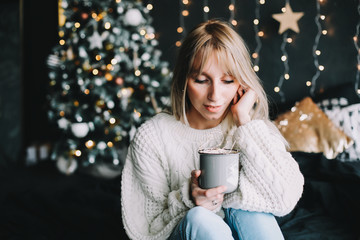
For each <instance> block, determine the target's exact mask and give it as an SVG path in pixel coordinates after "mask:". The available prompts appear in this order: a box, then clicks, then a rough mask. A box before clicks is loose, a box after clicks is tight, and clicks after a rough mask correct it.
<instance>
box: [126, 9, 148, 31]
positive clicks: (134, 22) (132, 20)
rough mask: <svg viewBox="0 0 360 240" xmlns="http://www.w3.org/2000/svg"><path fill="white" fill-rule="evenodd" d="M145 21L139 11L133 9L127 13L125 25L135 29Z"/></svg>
mask: <svg viewBox="0 0 360 240" xmlns="http://www.w3.org/2000/svg"><path fill="white" fill-rule="evenodd" d="M142 21H143V16H142V14H141V12H140V11H139V9H136V8H132V9H129V10H127V11H126V13H125V16H124V23H125V24H126V25H130V26H133V27H136V26H139V24H140V23H141V22H142Z"/></svg>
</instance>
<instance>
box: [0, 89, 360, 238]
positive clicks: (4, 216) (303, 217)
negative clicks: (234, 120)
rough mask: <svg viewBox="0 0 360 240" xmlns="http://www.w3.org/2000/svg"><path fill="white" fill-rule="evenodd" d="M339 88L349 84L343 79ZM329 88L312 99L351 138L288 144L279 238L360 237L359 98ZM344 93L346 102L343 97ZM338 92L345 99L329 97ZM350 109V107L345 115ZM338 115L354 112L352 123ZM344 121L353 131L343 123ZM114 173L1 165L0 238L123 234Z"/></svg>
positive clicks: (53, 166) (279, 111)
mask: <svg viewBox="0 0 360 240" xmlns="http://www.w3.org/2000/svg"><path fill="white" fill-rule="evenodd" d="M344 89H347V90H346V91H349V86H347V87H345V88H344ZM351 89H352V90H353V88H351ZM334 92H336V94H338V96H334V95H331V96H329V95H326V94H324V95H323V96H322V97H321V98H312V100H313V102H314V103H315V104H316V106H317V107H318V108H319V109H321V111H322V112H324V113H326V111H327V116H331V118H332V119H331V118H330V117H328V120H329V121H331V122H333V123H334V122H335V121H338V123H336V124H335V125H336V127H337V128H338V129H341V131H342V132H343V133H347V134H345V135H346V136H349V135H352V134H354V135H353V136H350V137H351V140H352V141H354V139H355V141H354V142H353V144H352V145H351V148H347V149H345V150H344V151H342V152H339V153H337V154H336V156H335V157H334V154H333V155H326V154H325V152H321V151H320V152H309V151H308V150H307V149H303V150H301V148H300V149H295V150H294V149H293V150H292V151H291V153H292V155H293V157H294V158H295V159H296V161H297V162H298V163H299V166H300V169H301V171H302V173H303V175H304V176H305V186H304V193H303V196H302V198H301V199H300V201H299V202H298V204H297V206H296V207H295V209H294V210H293V211H292V212H291V213H290V214H288V215H286V216H284V217H279V218H277V221H278V222H279V225H280V227H281V229H282V231H283V233H284V236H285V239H290V240H300V239H301V240H312V239H314V240H315V239H316V240H320V239H325V240H359V239H360V159H358V156H357V155H356V154H357V153H358V152H357V149H358V147H359V145H358V144H356V143H357V141H358V140H357V139H358V135H359V132H357V131H358V129H360V128H358V127H359V125H356V124H359V123H358V122H359V121H360V118H358V117H356V116H355V117H354V118H352V117H353V116H354V114H355V113H356V114H359V111H357V112H356V109H358V110H359V108H355V107H354V106H356V107H358V106H359V105H358V104H359V102H360V100H359V98H358V96H357V95H356V94H355V95H354V94H353V95H351V94H349V92H341V88H339V87H338V88H337V89H336V91H333V93H334ZM343 96H346V102H344V101H341V99H340V98H343ZM336 98H338V101H337V103H340V102H342V103H344V104H342V105H341V104H340V105H341V106H340V105H339V104H338V105H336V104H334V103H336V101H333V100H332V99H336ZM328 103H331V104H328ZM345 103H346V104H345ZM330 105H331V106H330ZM294 106H295V105H294ZM282 107H283V108H281V106H280V105H278V106H277V107H276V109H275V110H274V108H273V111H272V113H273V117H274V118H273V119H274V122H276V121H277V120H279V116H284V115H282V114H290V113H291V112H294V111H293V110H294V109H293V107H291V105H289V106H286V107H284V106H282ZM349 108H351V109H355V112H352V114H349V111H348V109H349ZM298 109H299V108H298ZM274 113H276V114H274ZM303 113H304V112H302V114H303ZM331 114H333V115H331ZM344 114H345V115H346V114H347V115H349V117H350V118H351V119H352V120H351V121H350V123H349V120H346V119H345V117H344ZM308 115H309V114H308ZM350 115H351V116H350ZM285 116H286V115H285ZM357 116H358V115H357ZM313 120H314V118H313ZM323 120H324V119H320V122H318V123H314V122H312V124H321V121H323ZM279 122H280V121H278V123H279ZM349 124H350V130H351V131H352V132H351V131H350V132H347V131H348V130H346V129H345V128H346V126H348V125H349ZM312 126H313V125H312ZM332 127H333V128H335V127H334V126H332ZM348 127H349V126H348ZM314 129H315V130H314V131H317V130H316V129H318V128H314ZM338 129H337V130H338ZM354 129H355V130H354ZM353 130H354V131H355V132H354V131H353ZM296 136H299V135H298V134H297V135H296ZM336 136H338V135H336ZM305 137H306V136H305ZM334 138H335V137H334V135H332V137H331V139H327V140H328V141H332V140H334ZM290 140H291V139H290ZM304 141H305V142H306V141H307V139H305V140H304V139H303V142H304ZM320 142H321V141H320ZM354 143H355V144H354ZM319 149H320V148H319ZM350 149H351V151H350ZM320 150H321V149H320ZM322 151H323V150H322ZM349 151H350V152H349ZM354 154H355V155H354ZM329 157H331V158H329ZM120 178H121V176H117V177H115V178H112V179H105V178H99V177H94V176H92V175H89V174H85V173H84V172H75V173H74V174H72V175H69V176H67V175H65V174H63V173H60V172H59V171H58V169H57V167H56V164H55V162H54V161H51V160H46V161H42V162H40V163H39V164H37V165H34V166H30V167H9V168H2V169H0V213H1V217H0V239H52V240H53V239H107V240H110V239H128V238H127V237H126V234H125V232H124V228H123V225H122V221H121V203H120V194H121V193H120Z"/></svg>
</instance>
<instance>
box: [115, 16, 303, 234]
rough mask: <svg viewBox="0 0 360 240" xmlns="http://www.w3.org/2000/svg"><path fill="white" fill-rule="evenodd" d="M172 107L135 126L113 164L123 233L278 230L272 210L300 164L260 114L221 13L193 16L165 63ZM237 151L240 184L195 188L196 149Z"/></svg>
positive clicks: (291, 187) (292, 198)
mask: <svg viewBox="0 0 360 240" xmlns="http://www.w3.org/2000/svg"><path fill="white" fill-rule="evenodd" d="M171 99H172V114H167V113H159V114H157V115H156V116H154V117H153V118H152V119H150V120H148V121H146V122H145V123H144V124H143V125H142V126H141V127H139V128H138V130H137V133H136V134H135V137H134V139H133V141H132V143H131V145H130V147H129V152H128V156H127V159H126V163H125V166H124V169H123V172H122V185H121V186H122V191H121V197H122V199H121V200H122V218H123V223H124V226H125V229H126V232H127V234H128V236H129V237H130V238H131V239H157V240H158V239H197V240H198V239H206V240H209V239H234V238H235V239H251V240H256V239H266V240H269V239H277V240H279V239H283V236H282V233H281V230H280V228H279V226H278V224H277V222H276V220H275V217H274V215H275V216H283V215H286V214H288V213H289V212H290V211H291V210H292V209H293V208H294V207H295V205H296V203H297V202H298V200H299V199H300V197H301V194H302V191H303V184H304V178H303V176H302V174H301V172H300V170H299V166H298V164H297V163H296V161H295V160H294V159H293V158H292V156H291V154H290V153H288V152H287V151H286V142H285V140H284V139H283V137H282V136H281V134H280V133H279V132H278V131H277V129H276V127H275V126H274V125H273V124H272V123H271V122H270V120H269V119H268V105H267V104H268V103H267V98H266V94H265V92H264V90H263V88H262V85H261V83H260V81H259V79H258V77H257V75H256V74H255V72H254V71H253V68H252V65H251V60H250V57H249V53H248V50H247V47H246V45H245V43H244V41H243V39H242V38H241V37H240V36H239V35H238V34H237V33H236V32H235V31H234V30H233V29H232V28H231V27H230V26H229V25H228V24H227V23H225V22H222V21H219V20H210V21H208V22H205V23H202V24H200V25H199V26H198V27H196V28H195V29H194V30H193V31H191V32H190V33H189V35H188V36H187V37H186V38H185V39H184V41H183V44H182V47H181V48H180V52H179V55H178V59H177V63H176V66H175V69H174V75H173V84H172V90H171ZM219 143H222V145H221V146H222V147H225V148H229V147H233V148H236V149H237V150H239V151H240V157H239V163H240V165H241V168H240V171H239V186H238V188H237V190H235V191H234V192H232V193H227V194H224V193H223V192H224V191H225V189H226V187H225V186H219V187H216V188H212V189H201V188H200V187H199V184H198V177H199V176H200V174H201V171H200V170H198V169H199V155H198V150H199V149H200V148H204V147H214V146H215V145H218V144H219Z"/></svg>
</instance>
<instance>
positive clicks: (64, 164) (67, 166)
mask: <svg viewBox="0 0 360 240" xmlns="http://www.w3.org/2000/svg"><path fill="white" fill-rule="evenodd" d="M56 167H57V168H58V169H59V171H60V172H62V173H64V174H66V175H70V174H72V173H74V172H75V170H76V169H77V167H78V163H77V161H76V160H75V159H72V158H70V159H65V158H64V157H61V156H60V157H59V158H58V159H57V160H56Z"/></svg>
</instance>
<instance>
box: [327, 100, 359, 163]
mask: <svg viewBox="0 0 360 240" xmlns="http://www.w3.org/2000/svg"><path fill="white" fill-rule="evenodd" d="M323 111H324V112H325V114H326V115H327V116H328V117H329V118H330V119H331V121H332V122H333V123H334V124H335V125H336V126H337V127H339V128H340V129H341V130H342V131H343V132H344V133H345V134H346V135H348V136H349V137H351V138H352V139H353V141H354V144H353V145H352V146H350V147H349V148H348V149H346V150H345V151H344V152H342V153H341V154H339V156H337V159H339V160H341V161H359V160H360V103H358V104H352V105H349V106H346V107H341V106H334V105H333V106H332V108H324V110H323Z"/></svg>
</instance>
